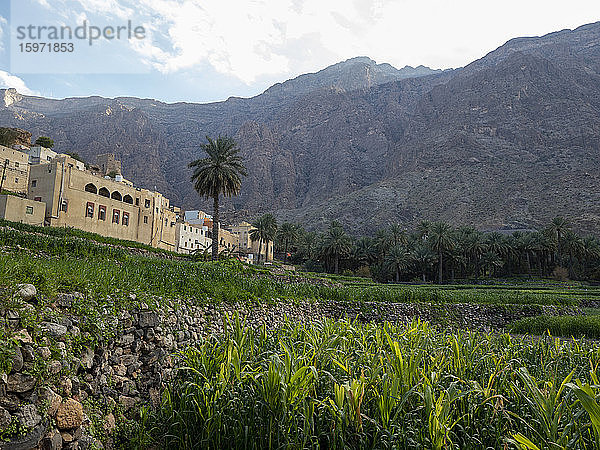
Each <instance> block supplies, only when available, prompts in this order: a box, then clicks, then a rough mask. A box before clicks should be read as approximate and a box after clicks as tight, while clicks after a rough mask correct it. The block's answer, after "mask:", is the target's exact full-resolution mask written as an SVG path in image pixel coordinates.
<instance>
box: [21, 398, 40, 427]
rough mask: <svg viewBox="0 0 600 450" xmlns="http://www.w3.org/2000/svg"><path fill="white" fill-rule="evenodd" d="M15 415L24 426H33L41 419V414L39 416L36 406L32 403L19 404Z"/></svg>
mask: <svg viewBox="0 0 600 450" xmlns="http://www.w3.org/2000/svg"><path fill="white" fill-rule="evenodd" d="M15 417H16V418H17V420H18V421H19V423H20V424H21V425H22V426H24V427H26V428H33V427H35V426H36V425H37V424H39V423H40V422H41V421H42V416H40V414H39V413H38V410H37V407H36V406H35V405H33V404H28V405H24V406H21V407H20V408H19V409H18V410H17V412H16V414H15Z"/></svg>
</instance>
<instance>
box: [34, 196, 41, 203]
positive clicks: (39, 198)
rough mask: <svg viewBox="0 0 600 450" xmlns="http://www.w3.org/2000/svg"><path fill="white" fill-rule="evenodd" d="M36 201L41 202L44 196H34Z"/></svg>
mask: <svg viewBox="0 0 600 450" xmlns="http://www.w3.org/2000/svg"><path fill="white" fill-rule="evenodd" d="M33 199H34V200H35V201H36V202H41V201H42V197H34V198H33Z"/></svg>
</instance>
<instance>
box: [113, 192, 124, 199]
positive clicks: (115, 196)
mask: <svg viewBox="0 0 600 450" xmlns="http://www.w3.org/2000/svg"><path fill="white" fill-rule="evenodd" d="M110 198H112V199H113V200H123V196H122V195H121V193H120V192H119V191H115V192H113V193H112V195H111V196H110Z"/></svg>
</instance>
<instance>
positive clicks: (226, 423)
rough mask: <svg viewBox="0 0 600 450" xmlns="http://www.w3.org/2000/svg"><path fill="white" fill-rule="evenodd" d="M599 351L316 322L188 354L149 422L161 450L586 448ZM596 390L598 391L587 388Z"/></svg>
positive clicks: (147, 437)
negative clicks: (244, 449)
mask: <svg viewBox="0 0 600 450" xmlns="http://www.w3.org/2000/svg"><path fill="white" fill-rule="evenodd" d="M599 362H600V350H599V348H598V346H597V345H594V344H584V343H577V342H568V341H562V342H561V341H558V340H556V341H555V340H549V339H540V340H531V339H529V338H521V339H514V338H511V337H510V336H509V335H506V334H501V335H484V334H480V333H475V332H469V331H462V332H448V331H444V330H441V329H438V328H431V327H430V326H428V325H427V324H426V323H419V322H413V323H412V324H410V325H408V326H391V325H385V326H376V325H360V324H356V323H348V322H332V321H324V322H322V323H317V324H313V325H311V326H300V325H295V324H291V323H288V324H287V325H285V326H284V327H283V328H282V329H280V330H278V331H277V332H275V333H268V332H267V331H265V330H264V329H263V330H259V331H256V332H253V331H251V330H249V329H246V328H244V327H243V325H242V323H241V322H240V321H239V320H237V321H236V320H233V321H232V323H231V327H230V329H229V331H228V332H227V333H226V335H225V336H223V337H219V338H212V339H208V340H206V341H204V342H202V343H200V344H199V345H198V346H197V347H196V348H192V349H189V350H188V351H187V352H186V354H185V367H184V368H182V369H181V370H180V372H179V376H178V377H177V379H176V381H175V383H174V384H172V385H171V386H170V387H169V388H168V389H167V390H166V391H165V392H164V394H163V400H162V405H161V407H160V408H159V409H158V410H156V411H153V412H146V414H145V415H144V420H143V425H142V428H141V430H139V434H138V435H137V439H138V442H137V443H138V444H139V445H141V446H148V445H158V446H160V447H162V448H215V449H217V448H225V447H227V448H257V449H258V448H428V449H430V448H434V449H442V448H461V449H462V448H473V449H475V448H477V449H479V448H514V447H515V446H516V447H520V448H530V449H535V448H557V449H558V448H595V445H597V437H598V434H597V433H598V432H599V431H600V429H599V428H598V425H599V424H598V423H597V422H596V416H595V414H597V413H598V411H599V410H600V405H599V404H598V401H597V398H598V396H600V387H598V386H597V385H598V378H597V376H598V373H597V372H598V363H599ZM588 383H589V384H592V385H593V386H594V387H590V386H589V385H588Z"/></svg>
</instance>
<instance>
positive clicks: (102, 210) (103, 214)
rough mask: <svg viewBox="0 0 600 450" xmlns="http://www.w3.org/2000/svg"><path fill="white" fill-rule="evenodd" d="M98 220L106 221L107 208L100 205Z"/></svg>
mask: <svg viewBox="0 0 600 450" xmlns="http://www.w3.org/2000/svg"><path fill="white" fill-rule="evenodd" d="M98 219H100V220H106V206H104V205H98Z"/></svg>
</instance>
